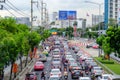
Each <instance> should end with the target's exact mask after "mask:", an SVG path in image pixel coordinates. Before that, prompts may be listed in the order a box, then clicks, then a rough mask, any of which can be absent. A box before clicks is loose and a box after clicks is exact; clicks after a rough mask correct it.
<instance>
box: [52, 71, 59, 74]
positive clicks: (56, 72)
mask: <svg viewBox="0 0 120 80" xmlns="http://www.w3.org/2000/svg"><path fill="white" fill-rule="evenodd" d="M51 72H52V73H55V74H58V73H59V72H60V71H59V70H52V71H51Z"/></svg>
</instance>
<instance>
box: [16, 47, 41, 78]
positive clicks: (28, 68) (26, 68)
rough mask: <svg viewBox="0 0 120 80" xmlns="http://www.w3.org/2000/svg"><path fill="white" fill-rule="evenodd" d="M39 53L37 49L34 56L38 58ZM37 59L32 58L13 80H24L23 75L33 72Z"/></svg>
mask: <svg viewBox="0 0 120 80" xmlns="http://www.w3.org/2000/svg"><path fill="white" fill-rule="evenodd" d="M40 53H41V51H40V49H37V52H36V55H37V56H39V54H40ZM37 58H38V57H35V58H33V60H32V61H31V62H30V63H28V65H27V66H26V67H25V68H24V69H23V70H22V72H20V73H19V75H18V76H17V77H16V78H15V79H14V80H25V74H26V73H27V72H31V71H32V70H33V67H34V64H35V62H36V60H37Z"/></svg>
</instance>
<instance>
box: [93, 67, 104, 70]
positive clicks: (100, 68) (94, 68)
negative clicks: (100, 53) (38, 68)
mask: <svg viewBox="0 0 120 80" xmlns="http://www.w3.org/2000/svg"><path fill="white" fill-rule="evenodd" d="M94 70H102V68H97V67H96V68H94Z"/></svg>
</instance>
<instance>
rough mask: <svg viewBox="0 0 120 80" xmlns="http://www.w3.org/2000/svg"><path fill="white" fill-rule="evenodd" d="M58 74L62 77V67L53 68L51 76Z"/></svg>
mask: <svg viewBox="0 0 120 80" xmlns="http://www.w3.org/2000/svg"><path fill="white" fill-rule="evenodd" d="M53 75H57V76H59V77H60V78H61V77H62V74H61V71H60V69H51V72H50V76H53Z"/></svg>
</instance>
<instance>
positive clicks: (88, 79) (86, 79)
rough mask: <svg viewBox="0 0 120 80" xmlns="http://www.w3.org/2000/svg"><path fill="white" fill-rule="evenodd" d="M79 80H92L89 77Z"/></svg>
mask: <svg viewBox="0 0 120 80" xmlns="http://www.w3.org/2000/svg"><path fill="white" fill-rule="evenodd" d="M79 80H91V79H90V78H89V77H79Z"/></svg>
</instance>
